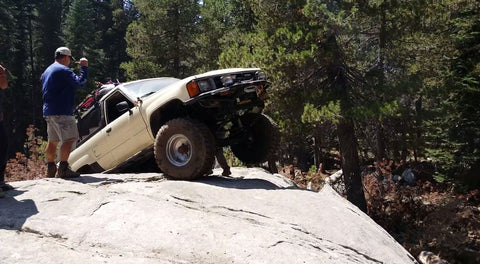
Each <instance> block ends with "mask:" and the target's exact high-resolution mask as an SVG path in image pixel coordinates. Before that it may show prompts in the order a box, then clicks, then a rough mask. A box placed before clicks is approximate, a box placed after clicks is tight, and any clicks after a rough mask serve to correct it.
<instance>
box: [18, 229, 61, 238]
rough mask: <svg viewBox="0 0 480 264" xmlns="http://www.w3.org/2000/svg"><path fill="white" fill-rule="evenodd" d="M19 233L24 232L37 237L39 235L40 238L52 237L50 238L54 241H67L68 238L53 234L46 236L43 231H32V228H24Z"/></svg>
mask: <svg viewBox="0 0 480 264" xmlns="http://www.w3.org/2000/svg"><path fill="white" fill-rule="evenodd" d="M19 232H24V233H29V234H35V235H38V236H41V237H50V238H54V239H57V240H63V241H65V240H67V238H66V237H63V236H62V235H60V234H53V233H48V234H45V233H43V232H41V231H38V230H35V229H32V228H29V227H24V228H22V229H21V230H19Z"/></svg>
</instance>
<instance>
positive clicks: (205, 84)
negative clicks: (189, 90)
mask: <svg viewBox="0 0 480 264" xmlns="http://www.w3.org/2000/svg"><path fill="white" fill-rule="evenodd" d="M197 83H198V88H199V89H200V91H201V92H206V91H208V90H210V82H209V81H208V80H201V81H198V82H197Z"/></svg>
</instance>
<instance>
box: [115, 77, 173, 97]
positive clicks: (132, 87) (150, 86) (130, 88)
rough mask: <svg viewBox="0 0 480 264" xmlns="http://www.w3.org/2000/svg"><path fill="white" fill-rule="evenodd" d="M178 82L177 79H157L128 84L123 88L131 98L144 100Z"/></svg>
mask: <svg viewBox="0 0 480 264" xmlns="http://www.w3.org/2000/svg"><path fill="white" fill-rule="evenodd" d="M178 80H179V79H177V78H155V79H146V80H140V81H135V82H131V83H126V84H124V85H123V86H124V87H125V91H126V92H127V93H128V95H129V96H131V97H133V98H144V97H147V96H149V95H151V94H153V93H156V92H158V91H159V90H161V89H163V88H165V87H167V86H168V85H170V84H172V83H174V82H177V81H178Z"/></svg>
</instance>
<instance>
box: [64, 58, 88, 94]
mask: <svg viewBox="0 0 480 264" xmlns="http://www.w3.org/2000/svg"><path fill="white" fill-rule="evenodd" d="M69 72H70V77H69V78H68V79H69V81H70V84H71V85H72V86H73V87H83V86H85V84H86V83H87V78H88V60H87V59H85V58H81V59H80V74H79V75H76V74H75V73H74V72H73V71H69Z"/></svg>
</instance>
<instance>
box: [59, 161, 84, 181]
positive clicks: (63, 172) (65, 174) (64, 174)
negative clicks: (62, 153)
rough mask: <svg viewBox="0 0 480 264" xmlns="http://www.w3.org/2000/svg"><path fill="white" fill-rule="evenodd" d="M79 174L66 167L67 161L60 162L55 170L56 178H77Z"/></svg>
mask: <svg viewBox="0 0 480 264" xmlns="http://www.w3.org/2000/svg"><path fill="white" fill-rule="evenodd" d="M79 176H80V173H78V172H74V171H72V170H71V169H70V168H69V167H68V163H60V166H59V167H58V171H57V178H62V179H67V178H77V177H79Z"/></svg>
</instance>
